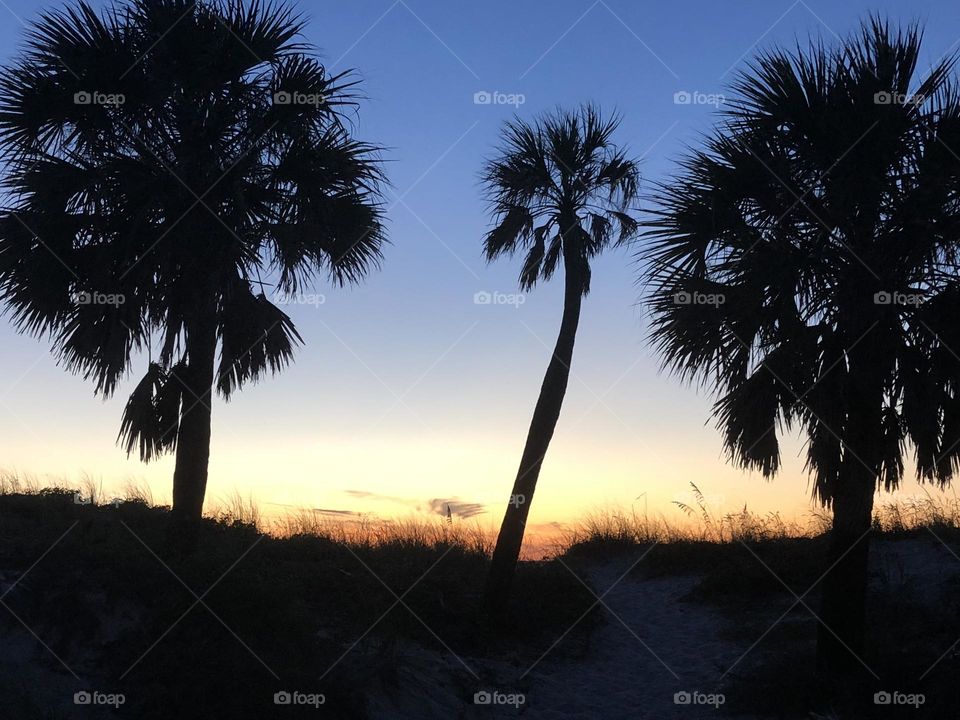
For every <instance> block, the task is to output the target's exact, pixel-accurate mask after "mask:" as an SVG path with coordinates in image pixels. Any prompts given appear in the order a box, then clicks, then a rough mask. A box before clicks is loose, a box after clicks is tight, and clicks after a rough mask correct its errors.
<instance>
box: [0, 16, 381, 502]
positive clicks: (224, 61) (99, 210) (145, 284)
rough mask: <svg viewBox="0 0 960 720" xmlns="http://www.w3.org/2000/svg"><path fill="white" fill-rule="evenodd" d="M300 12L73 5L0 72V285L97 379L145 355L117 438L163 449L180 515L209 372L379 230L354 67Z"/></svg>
mask: <svg viewBox="0 0 960 720" xmlns="http://www.w3.org/2000/svg"><path fill="white" fill-rule="evenodd" d="M302 28H303V21H302V20H301V19H300V18H299V17H298V16H296V15H294V14H293V13H292V11H291V10H290V9H288V8H286V7H284V6H280V5H274V4H263V3H259V2H254V3H244V2H242V1H241V0H224V1H223V2H200V3H195V2H193V1H192V0H151V1H147V0H137V1H134V2H130V3H128V4H125V5H117V6H111V7H109V8H108V9H107V10H105V11H104V13H103V14H102V15H99V16H98V15H97V14H96V13H95V12H94V11H93V10H92V9H91V8H90V7H89V6H87V5H85V4H78V5H76V6H74V7H72V8H68V9H66V10H63V11H58V12H50V13H45V14H43V15H41V16H40V18H39V19H38V20H37V22H36V24H35V25H34V26H33V27H32V28H31V29H30V32H29V34H28V40H27V46H26V50H25V52H24V53H23V55H22V56H21V57H20V58H19V59H18V60H17V61H16V62H15V63H14V64H12V65H11V66H10V67H8V68H6V69H5V70H4V71H3V73H2V75H0V98H2V99H0V150H2V156H3V160H4V162H5V164H6V166H7V177H6V184H7V187H8V190H9V194H8V198H10V200H9V201H8V203H7V204H6V207H5V208H4V209H3V211H2V214H0V299H2V300H3V301H5V302H6V303H7V305H8V310H9V311H10V313H11V315H12V318H13V321H14V323H15V325H16V327H17V328H18V329H19V330H20V331H21V332H28V333H32V334H34V335H38V336H47V337H49V338H50V340H51V341H52V345H53V349H54V352H55V353H56V355H57V356H58V357H59V359H60V361H61V362H62V363H63V365H64V366H65V367H66V369H67V370H69V371H71V372H75V373H80V374H82V375H83V376H84V377H85V378H89V379H91V380H93V381H94V383H95V392H96V393H98V394H102V395H104V396H109V395H111V394H112V393H113V392H114V391H115V390H116V388H117V384H118V382H119V381H120V380H121V378H122V377H123V376H124V375H125V374H127V373H128V372H129V370H130V368H131V363H132V360H133V357H134V355H135V354H137V353H139V352H141V351H144V350H149V351H150V354H151V358H150V364H149V368H148V370H147V373H146V375H145V376H144V378H143V380H142V381H141V382H140V383H139V385H137V387H136V389H135V390H134V391H133V394H132V395H131V396H130V400H129V402H128V403H127V406H126V409H125V411H124V415H123V421H122V425H121V433H120V434H121V438H122V440H124V441H125V445H126V449H127V452H128V453H130V452H133V451H134V450H138V451H139V455H140V457H141V459H142V460H144V461H148V460H150V459H152V458H154V457H155V456H157V455H158V454H161V453H164V452H167V451H174V450H175V451H176V468H175V471H174V479H173V510H174V513H175V515H176V516H178V517H182V518H197V517H199V516H200V514H201V511H202V507H203V498H204V493H205V489H206V482H207V465H208V460H209V455H210V417H211V410H210V396H211V394H212V392H213V390H214V389H216V391H217V392H219V394H220V395H222V396H223V397H224V398H227V399H229V397H230V395H231V394H232V393H233V392H234V391H236V390H238V389H240V388H242V387H243V386H244V385H245V384H246V383H249V382H255V381H257V380H258V379H260V378H261V377H262V376H263V375H264V374H265V373H267V372H268V371H271V372H276V371H278V370H280V369H282V368H283V367H284V366H285V365H286V364H287V363H289V362H290V361H291V358H292V354H293V350H294V347H295V346H296V345H297V344H298V343H299V342H300V336H299V335H298V333H297V330H296V328H295V327H294V325H293V323H292V322H291V320H290V318H289V317H288V316H287V315H286V314H285V313H284V312H283V311H282V310H281V309H280V308H279V307H277V305H278V304H281V303H279V302H278V299H280V300H284V299H289V298H290V297H291V296H294V295H295V294H296V293H298V292H301V291H302V289H303V288H305V287H307V286H308V285H309V284H310V283H311V282H312V281H313V280H314V279H315V278H316V276H317V275H319V274H326V275H328V276H329V278H330V279H331V280H332V281H333V282H334V283H338V284H343V283H346V282H354V281H358V280H360V279H361V278H362V277H363V276H364V274H365V273H366V272H367V271H368V270H370V269H371V268H372V267H375V266H377V265H378V263H379V260H380V258H381V246H382V244H383V243H384V242H385V236H384V229H383V225H382V218H381V215H382V211H381V204H380V201H381V194H380V187H381V183H382V180H383V177H382V174H381V170H380V165H379V161H378V151H377V148H375V147H373V146H371V145H368V144H365V143H362V142H359V141H357V140H355V139H353V138H352V136H351V133H350V131H349V126H348V125H347V123H346V117H345V114H344V112H345V111H346V110H348V109H349V108H351V107H355V105H356V96H355V95H354V94H353V87H354V86H355V81H353V80H352V79H351V76H350V75H349V74H348V73H340V74H337V75H330V74H328V73H327V72H326V70H325V69H324V67H323V65H321V64H320V63H319V62H318V61H317V60H316V59H315V57H314V55H313V48H312V47H311V46H309V45H306V44H304V43H302V42H300V41H299V39H298V38H299V37H300V33H301V30H302ZM261 273H263V274H266V275H267V276H268V278H270V279H274V280H275V281H276V286H277V293H278V294H279V297H274V298H272V299H271V298H268V297H267V296H266V294H265V292H264V289H263V288H264V285H265V283H263V281H262V280H261ZM255 285H257V286H258V287H257V288H256V289H255V288H254V286H255ZM154 339H156V340H157V342H158V345H157V348H156V352H153V350H154V348H153V343H152V341H153V340H154ZM218 346H219V355H220V358H219V365H217V360H216V354H217V348H218Z"/></svg>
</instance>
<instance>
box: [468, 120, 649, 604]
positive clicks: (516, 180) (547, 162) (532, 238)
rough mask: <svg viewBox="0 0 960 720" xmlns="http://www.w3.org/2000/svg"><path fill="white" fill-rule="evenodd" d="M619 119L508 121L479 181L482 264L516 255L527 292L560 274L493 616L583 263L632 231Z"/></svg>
mask: <svg viewBox="0 0 960 720" xmlns="http://www.w3.org/2000/svg"><path fill="white" fill-rule="evenodd" d="M618 125H619V118H617V117H613V118H607V119H605V118H603V117H602V116H601V114H600V112H599V110H598V109H597V108H595V107H593V106H591V105H584V106H582V107H580V108H578V109H577V110H575V111H572V112H569V111H558V112H557V113H555V114H552V115H545V116H543V117H541V118H538V119H537V120H536V121H535V122H534V123H532V124H528V123H526V122H523V121H522V120H514V121H512V122H509V123H507V125H506V127H505V129H504V131H503V144H502V145H501V147H500V148H499V151H498V154H497V156H496V157H495V158H494V159H492V160H490V161H489V162H487V164H486V166H485V167H484V170H483V174H482V179H483V184H484V188H485V190H486V194H487V199H488V200H489V202H490V207H491V211H492V212H493V214H494V218H495V220H494V228H493V229H492V230H491V231H490V232H489V233H487V236H486V238H485V239H484V252H485V254H486V257H487V259H488V260H494V259H496V258H498V257H500V256H501V255H503V254H508V255H512V254H514V253H516V252H523V253H524V256H525V257H524V261H523V267H522V269H521V271H520V287H521V288H522V289H524V290H530V289H532V288H533V287H534V286H535V285H536V284H537V282H539V281H540V280H549V279H550V278H551V277H552V276H553V274H554V272H556V270H557V269H558V268H560V267H561V265H562V267H563V270H564V304H563V318H562V319H561V322H560V333H559V335H558V337H557V344H556V347H555V349H554V351H553V356H552V357H551V360H550V364H549V365H548V367H547V372H546V375H545V376H544V380H543V386H542V387H541V389H540V397H539V399H538V400H537V406H536V409H535V410H534V414H533V419H532V421H531V423H530V430H529V433H528V435H527V441H526V444H525V446H524V450H523V457H522V458H521V460H520V468H519V470H518V472H517V478H516V481H515V482H514V486H513V492H512V494H511V502H510V503H509V504H508V505H507V511H506V514H505V515H504V519H503V524H502V526H501V529H500V535H499V537H498V539H497V545H496V548H495V549H494V553H493V561H492V563H491V566H490V578H489V581H488V584H487V600H488V603H489V604H490V606H491V609H493V610H494V611H496V612H501V611H502V610H503V609H504V607H505V605H506V602H507V596H508V591H509V587H510V581H511V578H512V577H513V574H514V571H515V568H516V564H517V559H518V558H519V556H520V547H521V545H522V543H523V533H524V526H525V524H526V518H527V514H528V513H529V512H530V503H531V501H532V500H533V493H534V490H535V489H536V484H537V478H538V477H539V475H540V467H541V465H542V464H543V458H544V456H545V455H546V453H547V448H548V447H549V445H550V439H551V438H552V437H553V431H554V429H555V428H556V425H557V421H558V420H559V418H560V409H561V407H562V404H563V397H564V394H565V393H566V390H567V381H568V379H569V375H570V363H571V362H572V360H573V346H574V341H575V339H576V333H577V326H578V325H579V322H580V304H581V301H582V299H583V297H584V296H585V295H586V294H587V293H588V292H589V290H590V276H591V273H590V261H591V260H592V259H593V258H594V257H596V256H597V255H599V254H600V253H601V252H602V251H603V250H605V249H607V248H609V247H611V246H616V245H620V244H622V243H624V242H626V241H628V240H630V239H631V238H632V237H633V236H634V235H635V234H636V232H637V228H638V225H637V221H636V220H635V219H634V217H633V216H632V214H631V212H632V211H633V210H634V204H635V202H636V199H637V190H638V184H639V171H638V167H637V162H636V161H635V160H632V159H630V158H629V157H628V156H627V153H626V151H625V150H624V149H622V148H619V147H617V146H616V145H615V144H614V142H613V134H614V132H615V131H616V129H617V126H618Z"/></svg>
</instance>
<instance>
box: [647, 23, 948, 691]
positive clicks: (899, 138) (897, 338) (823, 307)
mask: <svg viewBox="0 0 960 720" xmlns="http://www.w3.org/2000/svg"><path fill="white" fill-rule="evenodd" d="M921 39H922V34H921V32H920V31H919V29H918V28H916V27H909V28H906V29H903V30H897V29H891V28H890V27H889V26H888V24H887V23H885V22H883V21H881V20H873V21H871V22H869V23H867V24H865V25H864V26H863V27H862V28H861V30H860V31H859V32H858V33H857V34H855V35H854V36H852V37H850V38H849V39H848V40H846V41H845V42H842V43H840V44H839V45H838V46H837V47H832V48H831V47H827V46H825V45H823V44H821V43H816V42H815V43H813V44H811V46H810V47H809V48H808V49H797V50H796V51H790V52H787V51H781V50H774V51H771V52H766V53H763V54H760V55H759V56H758V57H757V58H756V60H755V61H754V63H753V64H752V65H750V66H749V67H748V68H747V69H746V70H744V71H743V72H742V73H741V74H740V75H739V77H738V79H737V81H736V83H735V85H734V88H733V91H734V93H735V97H734V98H732V99H731V100H729V101H728V107H727V109H726V110H725V117H724V118H723V121H722V122H721V124H720V125H719V127H718V128H717V130H716V132H715V133H714V134H712V135H711V136H710V137H708V138H707V139H706V140H705V143H704V147H703V148H702V149H700V150H697V151H693V152H691V153H690V154H689V155H688V156H687V157H686V159H685V160H684V162H683V170H682V171H681V172H680V174H679V176H678V177H677V178H676V179H675V181H673V182H669V183H667V184H665V185H663V186H661V188H660V190H659V191H658V192H657V195H658V198H657V207H656V208H655V210H654V218H653V220H652V221H651V224H652V228H651V242H652V246H651V255H650V260H651V262H650V266H649V268H650V270H649V277H650V279H651V280H652V285H651V302H652V312H653V326H652V335H653V338H654V340H655V341H656V343H657V344H658V345H659V348H660V350H661V351H662V353H663V355H664V357H665V365H666V366H667V367H668V368H670V369H672V370H674V371H675V372H677V373H679V374H680V375H681V376H682V377H683V378H686V379H688V380H698V381H701V382H703V383H706V384H707V385H708V386H710V387H711V388H712V389H713V390H715V391H716V393H717V401H716V404H715V405H714V414H715V416H716V418H717V420H718V424H719V426H720V428H721V429H722V431H723V433H724V438H725V444H726V447H727V449H728V451H729V453H730V455H731V458H732V461H733V462H735V463H736V464H737V465H739V466H741V467H743V468H747V469H751V470H759V471H760V472H761V473H762V474H763V475H764V476H765V477H771V476H773V475H774V474H775V473H776V472H777V470H778V468H779V466H780V449H779V444H778V435H779V433H780V432H782V431H783V429H790V428H794V427H797V428H800V429H801V430H802V431H803V433H804V435H805V436H806V440H807V447H806V459H807V469H808V471H809V472H810V474H811V476H812V479H813V487H814V492H815V496H816V497H817V498H818V499H819V500H820V501H822V503H823V504H825V505H827V506H830V507H832V510H833V525H832V530H831V541H830V550H829V561H828V563H827V566H826V568H825V569H826V575H825V578H824V580H823V586H822V605H821V611H820V613H819V620H820V625H819V638H818V666H819V668H820V669H821V670H822V671H823V672H824V673H826V674H830V673H835V672H837V671H840V672H843V673H846V672H847V671H849V670H851V669H856V668H858V667H859V666H860V665H861V663H862V660H861V655H862V650H863V648H864V627H865V624H864V620H865V610H864V607H865V605H864V603H865V593H866V588H867V559H868V543H869V532H870V528H871V514H872V507H873V497H874V492H875V491H876V490H877V488H878V487H882V488H886V489H888V490H889V489H892V488H895V487H897V485H898V483H899V482H900V480H901V477H902V475H903V471H904V451H905V444H912V445H913V447H914V449H915V457H916V472H917V477H918V478H919V479H920V480H924V481H931V482H936V483H940V484H946V483H948V482H949V481H950V480H951V478H952V477H953V474H954V473H955V472H956V470H957V468H958V463H960V394H958V391H960V360H958V355H957V353H958V352H960V331H958V328H957V325H956V323H955V318H956V316H957V313H958V311H960V286H958V282H957V280H958V276H957V260H958V248H960V245H958V242H960V157H958V153H960V96H958V94H957V91H956V86H955V85H954V83H953V81H952V79H951V73H952V66H953V60H952V59H947V60H944V61H942V62H940V63H938V64H937V65H935V66H934V67H932V68H931V69H930V70H928V71H926V72H924V73H920V72H918V71H917V60H918V56H919V52H920V47H921Z"/></svg>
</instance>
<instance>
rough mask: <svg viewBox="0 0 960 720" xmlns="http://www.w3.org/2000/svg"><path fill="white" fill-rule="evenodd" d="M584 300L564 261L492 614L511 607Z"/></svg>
mask: <svg viewBox="0 0 960 720" xmlns="http://www.w3.org/2000/svg"><path fill="white" fill-rule="evenodd" d="M582 300H583V282H582V280H581V276H580V272H579V270H578V268H577V266H576V263H570V262H565V267H564V299H563V318H562V319H561V321H560V333H559V335H558V336H557V344H556V347H555V348H554V351H553V357H552V358H551V359H550V364H549V365H548V366H547V372H546V374H545V375H544V378H543V385H542V386H541V388H540V397H539V399H538V400H537V405H536V408H535V409H534V411H533V419H532V420H531V422H530V429H529V431H528V432H527V442H526V445H524V448H523V455H522V457H521V459H520V468H519V470H518V471H517V478H516V480H515V481H514V483H513V491H512V493H511V496H510V502H509V503H508V504H507V511H506V513H505V514H504V516H503V523H502V524H501V525H500V534H499V536H498V537H497V544H496V547H495V548H494V551H493V558H492V560H491V563H490V572H489V575H488V576H487V586H486V590H485V600H486V604H487V607H488V609H489V610H490V611H491V612H492V613H493V614H502V613H503V612H504V611H505V610H506V607H507V603H508V600H509V594H510V585H511V583H512V581H513V576H514V573H515V572H516V568H517V560H518V559H519V557H520V546H521V545H522V543H523V533H524V530H525V529H526V523H527V516H528V515H529V514H530V504H531V502H532V501H533V493H534V490H536V487H537V479H538V478H539V477H540V468H541V467H542V465H543V459H544V456H545V455H546V454H547V448H548V447H549V446H550V440H551V439H552V438H553V432H554V430H555V429H556V427H557V421H558V420H559V419H560V409H561V407H562V405H563V397H564V395H565V394H566V392H567V381H568V380H569V378H570V363H571V361H572V360H573V345H574V342H575V340H576V335H577V326H578V325H579V323H580V305H581V303H582Z"/></svg>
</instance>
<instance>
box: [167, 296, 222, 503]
mask: <svg viewBox="0 0 960 720" xmlns="http://www.w3.org/2000/svg"><path fill="white" fill-rule="evenodd" d="M203 315H204V316H203V317H197V318H195V319H194V320H192V321H191V322H190V323H188V325H187V328H186V345H187V368H186V371H185V372H184V377H181V378H180V380H181V382H182V383H183V384H184V386H185V389H184V393H183V401H182V406H181V415H180V429H179V431H178V433H177V458H176V465H175V468H174V471H173V514H174V516H175V517H176V518H177V519H179V520H199V519H200V517H201V515H202V513H203V498H204V495H205V493H206V491H207V466H208V463H209V461H210V415H211V413H210V406H211V402H212V395H213V393H212V392H211V391H212V388H213V373H214V370H213V368H214V362H215V360H216V349H217V334H216V330H217V328H216V315H215V313H214V312H207V313H204V314H203Z"/></svg>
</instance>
